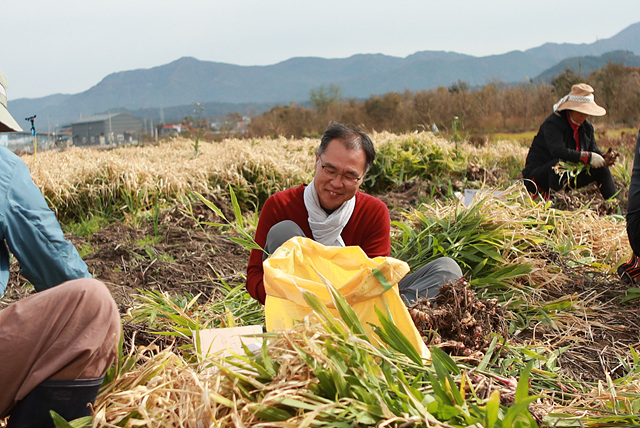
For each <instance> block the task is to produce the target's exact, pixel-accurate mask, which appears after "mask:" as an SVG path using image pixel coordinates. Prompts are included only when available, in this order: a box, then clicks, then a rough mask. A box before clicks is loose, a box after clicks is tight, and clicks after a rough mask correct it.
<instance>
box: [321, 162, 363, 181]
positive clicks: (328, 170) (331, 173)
mask: <svg viewBox="0 0 640 428" xmlns="http://www.w3.org/2000/svg"><path fill="white" fill-rule="evenodd" d="M318 161H319V162H320V166H321V167H322V172H324V174H325V175H326V176H327V177H329V178H331V179H332V180H333V179H334V178H336V177H337V176H338V175H341V176H342V178H343V179H344V180H345V182H346V183H347V184H352V185H353V184H357V183H358V181H360V180H362V178H363V177H364V174H362V175H361V176H360V177H358V176H357V175H356V174H354V173H353V172H340V171H338V169H337V168H336V167H334V166H331V165H325V164H324V163H322V158H321V157H320V156H318Z"/></svg>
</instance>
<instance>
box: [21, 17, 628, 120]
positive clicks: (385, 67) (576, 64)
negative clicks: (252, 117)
mask: <svg viewBox="0 0 640 428" xmlns="http://www.w3.org/2000/svg"><path fill="white" fill-rule="evenodd" d="M613 51H621V52H613ZM637 55H640V22H639V23H636V24H633V25H631V26H629V27H627V28H626V29H624V30H623V31H621V32H620V33H618V34H616V35H615V36H613V37H611V38H609V39H603V40H598V41H596V42H594V43H590V44H570V43H563V44H557V43H546V44H544V45H542V46H539V47H535V48H532V49H528V50H526V51H511V52H507V53H505V54H501V55H491V56H484V57H475V56H471V55H465V54H460V53H455V52H444V51H421V52H416V53H414V54H412V55H409V56H407V57H405V58H399V57H394V56H388V55H382V54H358V55H353V56H351V57H349V58H341V59H325V58H316V57H296V58H291V59H289V60H286V61H283V62H280V63H277V64H274V65H267V66H239V65H233V64H227V63H220V62H213V61H200V60H198V59H195V58H191V57H184V58H180V59H178V60H176V61H173V62H171V63H169V64H165V65H161V66H158V67H153V68H149V69H139V70H130V71H122V72H118V73H113V74H110V75H108V76H106V77H105V78H104V79H103V80H102V81H101V82H99V83H98V84H97V85H95V86H93V87H92V88H90V89H88V90H86V91H84V92H81V93H78V94H73V95H69V94H55V95H50V96H46V97H42V98H30V99H27V98H21V99H16V100H11V101H10V106H9V107H10V110H11V112H12V113H13V114H14V115H15V116H16V117H27V116H32V115H34V114H37V116H38V118H43V119H44V118H46V120H47V121H48V122H49V123H50V126H54V127H56V126H61V125H64V124H68V123H71V122H73V121H76V120H79V119H81V118H86V117H88V116H91V115H93V114H98V113H105V112H107V111H112V112H114V111H128V112H130V113H131V114H133V115H135V116H138V117H141V118H145V119H150V120H151V121H154V122H155V123H158V122H159V121H166V122H171V121H174V120H178V119H181V118H183V117H185V116H186V115H188V114H190V113H191V112H192V111H193V103H194V102H199V103H200V105H201V106H203V107H204V110H203V114H204V115H205V116H207V117H215V116H218V117H219V116H224V115H225V114H227V113H231V112H238V113H240V114H259V113H261V112H263V111H266V110H268V109H269V108H271V107H272V106H274V105H277V104H280V105H283V104H284V105H289V104H290V103H291V102H295V103H305V102H308V100H309V94H310V91H311V90H312V89H318V88H320V87H321V86H323V85H325V86H327V85H336V86H338V87H340V88H341V90H342V94H343V96H344V97H346V98H358V99H365V98H368V97H370V96H372V95H380V94H384V93H387V92H403V91H405V90H410V91H417V90H421V89H431V88H434V87H438V86H448V85H450V84H452V83H454V82H457V81H464V82H467V83H468V84H469V85H471V86H472V87H477V86H482V85H484V84H486V83H488V82H491V81H496V80H499V81H502V82H506V83H519V82H526V81H534V80H538V81H539V80H547V81H548V80H550V79H551V78H553V77H555V76H556V75H557V74H558V73H560V72H562V71H564V69H565V68H567V67H570V68H573V69H574V71H576V72H581V73H582V74H583V75H586V74H588V72H589V71H591V70H593V69H597V68H600V67H602V66H603V65H606V63H607V62H619V63H623V64H625V65H629V66H638V65H640V57H638V56H637ZM40 123H42V122H40ZM41 126H42V125H41Z"/></svg>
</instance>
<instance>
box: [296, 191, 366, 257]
mask: <svg viewBox="0 0 640 428" xmlns="http://www.w3.org/2000/svg"><path fill="white" fill-rule="evenodd" d="M304 206H305V207H306V208H307V212H308V213H309V219H308V221H309V227H311V232H312V233H313V239H315V240H316V241H318V242H319V243H321V244H323V245H328V246H336V247H344V246H345V245H344V241H343V240H342V236H340V234H341V233H342V229H344V227H345V226H346V225H347V223H348V222H349V219H350V218H351V214H353V209H354V208H355V206H356V197H355V195H354V196H353V197H352V198H351V199H349V200H348V201H346V202H344V203H343V204H342V205H340V208H338V209H337V210H335V211H334V212H332V213H331V214H330V215H329V214H327V212H326V211H325V210H324V209H322V206H321V205H320V200H319V199H318V192H316V188H315V186H314V183H313V180H311V183H309V184H308V185H307V187H305V189H304Z"/></svg>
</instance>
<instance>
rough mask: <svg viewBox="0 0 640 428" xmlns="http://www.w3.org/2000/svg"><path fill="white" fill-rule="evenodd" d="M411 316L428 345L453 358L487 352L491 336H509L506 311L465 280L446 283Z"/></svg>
mask: <svg viewBox="0 0 640 428" xmlns="http://www.w3.org/2000/svg"><path fill="white" fill-rule="evenodd" d="M409 313H410V314H411V318H412V319H413V322H414V324H415V325H416V328H417V329H418V331H419V332H420V334H421V336H422V338H423V340H424V341H425V343H427V344H430V345H437V346H438V347H439V348H441V349H443V350H444V351H445V352H447V353H449V354H450V355H459V356H472V355H473V354H476V353H484V352H485V351H486V350H487V348H488V347H489V344H490V342H491V336H492V333H494V332H495V333H498V334H500V335H502V336H506V335H507V332H508V329H507V311H506V309H505V308H503V307H502V306H500V305H499V304H498V301H497V299H490V300H482V299H480V298H478V297H477V295H476V292H475V291H474V290H472V289H471V288H470V286H469V283H468V282H467V281H466V280H465V278H461V279H459V280H458V281H456V282H454V283H449V284H445V285H443V286H442V288H441V289H440V293H439V294H438V296H437V297H436V298H435V299H434V301H433V302H432V301H430V300H429V299H420V300H418V301H417V302H416V303H415V304H414V305H412V306H411V307H410V308H409Z"/></svg>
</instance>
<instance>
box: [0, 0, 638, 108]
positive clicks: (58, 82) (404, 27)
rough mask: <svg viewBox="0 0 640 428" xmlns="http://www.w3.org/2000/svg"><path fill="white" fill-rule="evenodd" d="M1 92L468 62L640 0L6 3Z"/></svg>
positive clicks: (632, 14) (616, 16) (576, 37)
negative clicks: (216, 74) (324, 61)
mask: <svg viewBox="0 0 640 428" xmlns="http://www.w3.org/2000/svg"><path fill="white" fill-rule="evenodd" d="M2 6H3V7H2V18H3V19H2V24H0V31H1V34H2V47H1V48H0V70H3V71H4V72H5V74H6V75H7V76H8V78H9V90H8V97H9V103H10V102H11V99H17V98H22V97H26V98H34V97H41V96H45V95H51V94H56V93H66V94H75V93H78V92H83V91H85V90H87V89H89V88H90V87H92V86H94V85H96V84H97V83H99V82H100V81H101V80H102V79H103V78H104V77H106V76H107V75H108V74H110V73H114V72H118V71H125V70H134V69H139V68H151V67H155V66H159V65H163V64H167V63H169V62H171V61H174V60H176V59H178V58H181V57H183V56H192V57H195V58H197V59H200V60H206V61H216V62H225V63H231V64H238V65H269V64H275V63H278V62H281V61H284V60H286V59H289V58H292V57H300V56H315V57H323V58H346V57H349V56H351V55H354V54H359V53H382V54H386V55H392V56H397V57H406V56H408V55H411V54H412V53H414V52H417V51H424V50H443V51H455V52H459V53H465V54H470V55H475V56H485V55H493V54H502V53H505V52H508V51H512V50H526V49H529V48H532V47H536V46H539V45H541V44H544V43H546V42H555V43H592V42H594V41H596V40H598V39H606V38H609V37H611V36H613V35H615V34H617V33H618V32H620V31H622V30H623V29H625V28H626V27H627V26H629V25H631V24H634V23H636V22H639V21H640V1H637V0H607V1H603V0H582V1H574V0H563V1H557V0H554V1H550V0H535V1H532V0H529V1H522V0H496V1H494V0H486V1H479V0H423V1H418V0H110V1H104V0H83V1H81V0H55V1H52V0H28V1H24V0H2Z"/></svg>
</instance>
